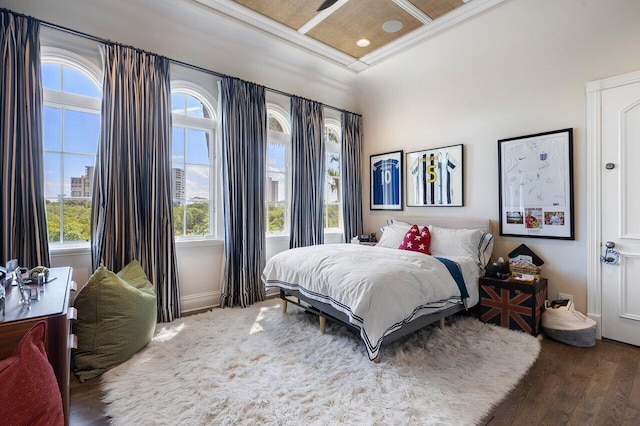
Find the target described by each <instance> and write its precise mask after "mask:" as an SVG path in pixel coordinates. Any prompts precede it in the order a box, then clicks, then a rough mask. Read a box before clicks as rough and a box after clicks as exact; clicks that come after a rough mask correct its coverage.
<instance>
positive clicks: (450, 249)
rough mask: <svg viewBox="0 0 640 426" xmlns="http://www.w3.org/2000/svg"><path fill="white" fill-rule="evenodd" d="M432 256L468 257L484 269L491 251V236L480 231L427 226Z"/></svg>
mask: <svg viewBox="0 0 640 426" xmlns="http://www.w3.org/2000/svg"><path fill="white" fill-rule="evenodd" d="M429 231H430V232H431V247H430V250H431V253H432V255H433V256H468V257H471V258H473V259H474V260H475V261H476V262H477V263H478V265H480V266H481V267H484V266H485V265H486V264H487V262H489V259H490V258H491V252H492V251H493V235H491V234H488V233H486V232H483V231H481V230H480V229H452V228H440V227H438V226H433V225H429Z"/></svg>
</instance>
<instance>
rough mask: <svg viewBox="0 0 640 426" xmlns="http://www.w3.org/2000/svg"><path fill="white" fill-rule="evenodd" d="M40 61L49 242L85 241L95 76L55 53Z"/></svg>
mask: <svg viewBox="0 0 640 426" xmlns="http://www.w3.org/2000/svg"><path fill="white" fill-rule="evenodd" d="M41 62H42V85H43V100H44V111H43V112H44V114H43V117H44V123H43V130H44V132H43V143H44V175H45V197H46V209H47V227H48V231H49V242H50V243H69V242H80V241H89V239H90V229H91V193H92V187H93V170H94V167H95V161H96V153H97V149H98V139H99V134H100V102H101V98H102V90H101V87H100V84H101V82H100V72H99V71H98V69H97V67H95V66H94V65H93V64H91V63H90V62H88V61H86V60H85V59H83V58H81V57H79V56H77V55H75V54H73V53H71V52H67V51H63V50H60V49H52V48H43V50H42V60H41Z"/></svg>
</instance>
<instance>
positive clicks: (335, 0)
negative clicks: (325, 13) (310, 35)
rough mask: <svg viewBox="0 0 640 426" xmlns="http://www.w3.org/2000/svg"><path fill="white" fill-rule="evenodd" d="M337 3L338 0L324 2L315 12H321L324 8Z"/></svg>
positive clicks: (325, 0)
mask: <svg viewBox="0 0 640 426" xmlns="http://www.w3.org/2000/svg"><path fill="white" fill-rule="evenodd" d="M337 1H338V0H324V1H323V2H322V4H321V5H320V7H319V8H318V10H317V11H318V12H320V11H321V10H325V9H326V8H328V7H331V6H333V5H334V3H335V2H337Z"/></svg>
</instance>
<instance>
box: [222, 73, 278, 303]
mask: <svg viewBox="0 0 640 426" xmlns="http://www.w3.org/2000/svg"><path fill="white" fill-rule="evenodd" d="M219 87H220V107H219V112H220V139H221V142H222V163H223V164H222V170H223V185H225V187H224V191H223V192H224V243H225V244H224V246H225V267H224V277H223V280H222V294H221V296H220V306H221V307H225V306H237V305H240V306H242V307H246V306H249V305H251V304H253V303H254V302H257V301H261V300H265V289H264V285H263V284H262V280H261V274H262V270H263V269H264V265H265V259H266V255H265V207H264V185H265V184H264V180H265V177H264V175H265V160H266V144H267V105H266V99H265V89H264V87H262V86H258V85H256V84H253V83H249V82H246V81H242V80H238V79H236V78H223V79H222V81H220V86H219Z"/></svg>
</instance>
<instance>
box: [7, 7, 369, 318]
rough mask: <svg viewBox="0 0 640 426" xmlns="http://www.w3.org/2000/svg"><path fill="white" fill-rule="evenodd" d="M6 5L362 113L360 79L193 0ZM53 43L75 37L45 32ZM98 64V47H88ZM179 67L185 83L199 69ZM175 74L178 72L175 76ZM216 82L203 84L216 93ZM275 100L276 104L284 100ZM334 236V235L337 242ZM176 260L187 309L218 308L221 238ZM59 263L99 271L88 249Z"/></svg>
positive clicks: (275, 245)
mask: <svg viewBox="0 0 640 426" xmlns="http://www.w3.org/2000/svg"><path fill="white" fill-rule="evenodd" d="M0 7H4V8H7V9H10V10H12V11H14V12H18V13H24V14H26V15H29V16H32V17H35V18H38V19H41V20H43V21H45V22H50V23H53V24H57V25H61V26H63V27H67V28H71V29H73V30H76V31H80V32H83V33H87V34H90V35H93V36H96V37H100V38H103V39H109V40H113V41H116V42H120V43H123V44H127V45H132V46H134V47H137V48H140V49H145V50H148V51H151V52H154V53H158V54H161V55H164V56H167V57H169V58H171V59H175V60H178V61H181V62H185V63H188V64H192V65H196V66H200V67H203V68H206V69H210V70H214V71H216V72H219V73H223V74H227V75H231V76H235V77H239V78H242V79H245V80H248V81H253V82H255V83H258V84H262V85H265V86H267V87H271V88H274V89H277V90H281V91H284V92H287V93H291V94H294V95H299V96H302V97H305V98H309V99H314V100H317V101H320V102H323V103H325V104H328V105H332V106H336V107H339V108H343V109H347V110H350V111H353V112H360V111H359V101H358V90H357V75H356V74H355V73H354V72H352V71H350V70H346V69H344V68H342V67H341V66H338V65H334V64H332V63H328V62H327V61H325V60H323V59H320V58H319V57H317V56H315V55H313V54H310V53H308V52H306V51H304V50H302V49H301V48H298V47H294V46H293V45H291V44H289V43H286V42H284V41H281V40H274V39H272V38H270V37H268V36H266V35H265V34H263V33H262V32H259V31H257V30H254V29H251V28H250V27H248V26H247V25H245V24H241V23H238V22H236V21H233V20H231V19H228V18H225V17H222V16H221V15H218V14H216V13H215V12H213V11H212V10H211V9H209V8H206V7H204V6H202V5H200V4H199V3H197V2H195V1H191V0H136V1H123V0H87V1H85V0H54V1H46V2H44V1H39V0H1V1H0ZM45 32H46V33H47V38H48V43H49V44H52V43H53V45H56V46H59V47H64V46H65V44H66V43H67V41H68V40H69V39H70V38H74V37H69V36H65V35H62V34H53V33H55V31H53V32H52V31H49V30H46V31H45ZM81 44H82V45H83V46H81V48H82V49H83V51H84V52H89V55H90V56H92V58H93V59H94V61H95V62H96V65H98V64H99V57H98V55H97V54H96V49H95V43H92V42H87V43H81ZM179 68H180V67H172V76H174V77H176V78H181V79H183V78H184V76H185V75H189V76H190V77H189V78H190V79H191V80H193V78H192V77H193V72H190V71H185V70H180V69H179ZM173 74H175V75H173ZM216 80H217V78H214V77H206V76H205V77H202V78H200V79H199V81H198V83H199V84H201V85H202V86H203V87H205V88H206V89H207V90H209V91H210V92H211V93H212V94H213V95H214V96H215V95H216V93H217V90H216V87H215V81H216ZM272 95H273V94H271V95H270V97H271V99H272V100H273V99H275V98H278V97H277V96H272ZM333 237H334V236H329V237H328V238H327V240H328V242H332V241H333V239H335V238H333ZM176 245H177V248H176V257H177V262H178V273H179V279H180V287H181V301H182V309H183V312H186V311H189V310H196V309H201V308H206V307H210V306H214V305H218V303H219V298H220V276H221V271H222V268H223V265H222V259H223V253H224V245H223V243H222V242H221V241H211V240H209V241H196V242H178V243H177V244H176ZM288 245H289V241H288V238H284V237H283V238H276V239H274V241H272V242H268V245H267V249H268V250H267V254H268V255H270V256H271V255H273V254H275V253H277V252H279V251H281V250H284V249H287V248H288ZM51 257H52V258H51V262H52V265H53V266H63V265H70V266H72V267H73V270H74V274H73V276H74V280H75V281H76V282H77V283H78V284H79V286H82V285H84V283H86V281H87V279H88V278H89V276H90V275H91V273H92V268H91V256H90V252H89V249H88V248H74V249H67V250H60V251H53V253H52V256H51Z"/></svg>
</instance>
